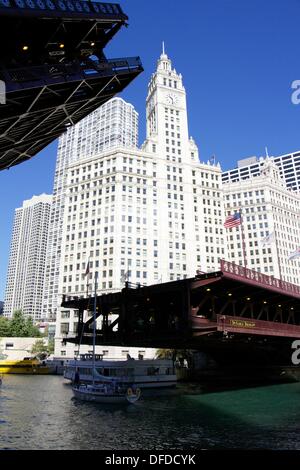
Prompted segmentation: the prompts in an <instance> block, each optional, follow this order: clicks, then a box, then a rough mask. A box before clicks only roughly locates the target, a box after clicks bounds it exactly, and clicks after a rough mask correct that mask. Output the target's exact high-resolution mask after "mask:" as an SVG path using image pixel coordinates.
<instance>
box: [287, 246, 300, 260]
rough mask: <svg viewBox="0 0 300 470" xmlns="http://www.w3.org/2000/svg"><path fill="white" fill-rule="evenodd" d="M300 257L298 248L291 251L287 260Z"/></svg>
mask: <svg viewBox="0 0 300 470" xmlns="http://www.w3.org/2000/svg"><path fill="white" fill-rule="evenodd" d="M298 256H300V248H298V249H297V250H296V251H293V252H292V253H290V254H289V256H288V260H291V259H294V258H298Z"/></svg>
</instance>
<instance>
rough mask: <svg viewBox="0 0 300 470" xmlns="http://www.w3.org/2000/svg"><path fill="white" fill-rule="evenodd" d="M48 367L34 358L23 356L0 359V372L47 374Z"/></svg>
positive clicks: (48, 371)
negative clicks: (12, 358) (17, 358)
mask: <svg viewBox="0 0 300 470" xmlns="http://www.w3.org/2000/svg"><path fill="white" fill-rule="evenodd" d="M49 373H50V368H49V367H48V366H47V365H46V364H45V363H44V362H41V361H39V360H38V359H35V358H26V357H25V358H24V359H20V360H8V359H4V360H0V374H29V375H44V374H49Z"/></svg>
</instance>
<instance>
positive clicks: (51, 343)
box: [48, 338, 54, 355]
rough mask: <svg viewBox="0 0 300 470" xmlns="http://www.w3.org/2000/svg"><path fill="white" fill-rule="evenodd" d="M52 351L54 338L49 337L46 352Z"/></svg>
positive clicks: (51, 352)
mask: <svg viewBox="0 0 300 470" xmlns="http://www.w3.org/2000/svg"><path fill="white" fill-rule="evenodd" d="M53 353H54V338H51V339H49V341H48V354H49V355H50V354H53Z"/></svg>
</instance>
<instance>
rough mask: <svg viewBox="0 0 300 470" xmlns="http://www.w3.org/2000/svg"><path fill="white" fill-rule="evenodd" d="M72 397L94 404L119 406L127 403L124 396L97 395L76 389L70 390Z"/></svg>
mask: <svg viewBox="0 0 300 470" xmlns="http://www.w3.org/2000/svg"><path fill="white" fill-rule="evenodd" d="M72 390H73V394H74V397H75V398H77V399H78V400H82V401H90V402H94V403H109V404H119V403H127V404H128V403H129V402H128V400H127V398H126V397H125V396H114V395H102V396H101V395H98V394H97V393H92V392H84V391H82V390H78V389H76V388H74V387H73V388H72Z"/></svg>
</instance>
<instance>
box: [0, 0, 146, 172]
mask: <svg viewBox="0 0 300 470" xmlns="http://www.w3.org/2000/svg"><path fill="white" fill-rule="evenodd" d="M127 20H128V17H127V16H126V15H125V14H124V13H123V11H122V9H121V7H120V6H119V5H118V4H108V3H97V2H91V1H84V0H0V85H1V87H0V170H2V169H8V168H10V167H11V166H13V165H16V164H18V163H20V162H23V161H25V160H28V159H30V158H31V157H32V156H34V155H35V154H36V153H37V152H39V151H40V150H42V149H43V148H44V147H45V146H47V145H48V144H49V143H50V142H52V141H53V140H54V139H56V138H57V137H59V136H60V135H61V134H62V133H63V132H65V131H66V129H67V128H68V126H69V125H73V124H76V123H77V122H78V121H80V120H81V119H82V118H83V117H85V116H86V115H87V114H89V113H91V112H92V111H93V110H95V109H96V108H97V107H99V106H100V105H101V104H103V103H105V102H106V101H107V100H109V99H110V98H112V97H113V96H114V95H115V94H116V93H119V92H121V91H122V90H123V89H124V88H125V87H126V86H127V85H128V84H129V83H130V82H131V81H132V80H133V79H134V78H135V77H137V76H138V75H139V74H140V73H141V72H142V71H143V67H142V63H141V61H140V58H139V57H129V58H117V59H107V58H106V57H105V55H104V52H103V49H104V48H105V46H106V45H107V44H108V42H109V41H110V40H111V39H112V38H113V37H114V35H115V34H116V33H117V32H118V31H119V30H120V29H121V27H122V26H124V25H125V26H127Z"/></svg>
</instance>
